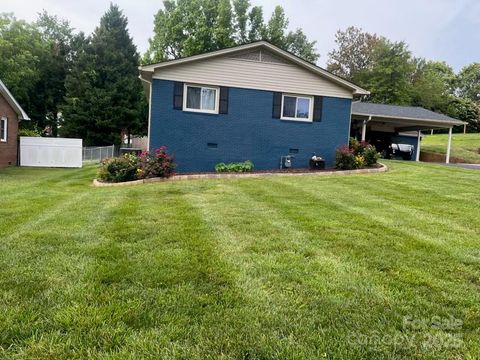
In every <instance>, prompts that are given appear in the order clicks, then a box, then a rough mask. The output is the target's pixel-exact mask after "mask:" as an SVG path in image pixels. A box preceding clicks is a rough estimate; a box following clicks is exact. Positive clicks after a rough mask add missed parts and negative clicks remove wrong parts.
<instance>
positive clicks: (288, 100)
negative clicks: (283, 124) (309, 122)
mask: <svg viewBox="0 0 480 360" xmlns="http://www.w3.org/2000/svg"><path fill="white" fill-rule="evenodd" d="M296 103H297V98H295V97H292V96H284V97H283V117H292V118H293V117H295V105H296Z"/></svg>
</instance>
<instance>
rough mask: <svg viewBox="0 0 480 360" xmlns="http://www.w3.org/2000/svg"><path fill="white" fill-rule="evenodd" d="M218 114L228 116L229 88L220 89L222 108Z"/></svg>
mask: <svg viewBox="0 0 480 360" xmlns="http://www.w3.org/2000/svg"><path fill="white" fill-rule="evenodd" d="M218 112H219V113H220V114H228V87H225V86H222V87H220V106H219V109H218Z"/></svg>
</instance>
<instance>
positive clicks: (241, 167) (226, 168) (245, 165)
mask: <svg viewBox="0 0 480 360" xmlns="http://www.w3.org/2000/svg"><path fill="white" fill-rule="evenodd" d="M253 167H254V166H253V163H252V162H251V161H250V160H247V161H244V162H238V163H228V164H225V163H218V164H217V165H215V171H216V172H221V173H227V172H236V173H242V172H250V171H252V170H253Z"/></svg>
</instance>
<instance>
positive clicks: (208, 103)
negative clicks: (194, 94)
mask: <svg viewBox="0 0 480 360" xmlns="http://www.w3.org/2000/svg"><path fill="white" fill-rule="evenodd" d="M215 93H216V91H215V90H214V89H205V88H202V109H203V110H212V111H213V110H215Z"/></svg>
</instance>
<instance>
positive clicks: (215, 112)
mask: <svg viewBox="0 0 480 360" xmlns="http://www.w3.org/2000/svg"><path fill="white" fill-rule="evenodd" d="M189 86H190V87H197V88H202V89H210V90H215V109H214V110H207V109H191V108H188V107H187V88H188V87H189ZM201 104H202V99H201V95H200V106H201ZM219 107H220V88H219V87H217V86H209V85H200V84H183V109H182V110H183V111H190V112H198V113H207V114H218V112H219Z"/></svg>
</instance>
